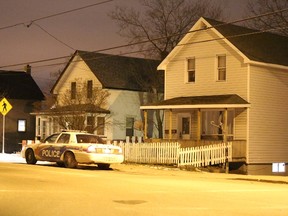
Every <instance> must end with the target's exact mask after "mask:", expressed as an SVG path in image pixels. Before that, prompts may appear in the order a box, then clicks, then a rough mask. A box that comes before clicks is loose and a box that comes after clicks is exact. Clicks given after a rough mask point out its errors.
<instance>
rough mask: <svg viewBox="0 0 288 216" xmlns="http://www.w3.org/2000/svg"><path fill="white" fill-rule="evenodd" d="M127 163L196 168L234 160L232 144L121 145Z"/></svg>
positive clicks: (169, 143)
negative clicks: (192, 145) (190, 166)
mask: <svg viewBox="0 0 288 216" xmlns="http://www.w3.org/2000/svg"><path fill="white" fill-rule="evenodd" d="M119 145H120V146H121V148H122V149H123V153H124V157H125V162H132V163H144V164H165V165H177V166H185V165H192V166H195V167H200V166H208V165H214V164H221V163H225V161H226V159H228V160H231V159H232V143H231V142H229V143H228V144H227V145H225V144H224V143H219V144H214V145H207V146H197V147H189V148H181V146H180V144H179V143H178V142H161V143H160V142H159V143H123V142H122V143H120V144H119Z"/></svg>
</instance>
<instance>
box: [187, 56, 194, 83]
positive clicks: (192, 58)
mask: <svg viewBox="0 0 288 216" xmlns="http://www.w3.org/2000/svg"><path fill="white" fill-rule="evenodd" d="M189 60H194V68H193V69H189ZM190 72H194V81H189V78H190V76H189V73H190ZM185 74H186V75H185V83H195V82H196V58H195V57H190V58H187V59H186V71H185Z"/></svg>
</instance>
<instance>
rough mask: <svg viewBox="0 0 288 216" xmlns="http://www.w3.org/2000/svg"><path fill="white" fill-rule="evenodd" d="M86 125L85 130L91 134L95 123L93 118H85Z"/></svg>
mask: <svg viewBox="0 0 288 216" xmlns="http://www.w3.org/2000/svg"><path fill="white" fill-rule="evenodd" d="M86 121H87V123H86V130H87V131H88V132H89V133H93V132H94V131H93V128H94V123H95V118H94V116H87V119H86Z"/></svg>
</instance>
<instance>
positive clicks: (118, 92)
mask: <svg viewBox="0 0 288 216" xmlns="http://www.w3.org/2000/svg"><path fill="white" fill-rule="evenodd" d="M159 63H160V62H159V61H157V60H148V59H142V58H133V57H125V56H117V55H109V54H101V53H94V52H86V51H76V52H75V53H74V54H73V56H72V57H71V59H70V61H69V62H68V64H67V65H66V67H65V69H64V70H63V71H62V73H61V75H60V76H59V78H58V80H57V81H56V83H55V85H54V86H53V88H52V90H51V93H52V94H53V95H55V96H56V98H57V99H56V101H57V103H58V104H59V103H60V99H61V97H62V96H63V95H64V94H65V92H67V90H68V91H70V92H71V100H75V99H73V98H75V95H76V93H77V91H80V89H81V88H80V87H79V85H80V83H85V84H86V89H87V90H86V89H85V88H84V89H83V88H82V91H83V97H87V98H88V97H89V96H88V95H89V92H90V93H91V91H92V89H93V88H94V87H97V88H99V89H103V90H107V91H108V92H109V94H110V95H109V97H108V98H107V103H106V105H105V106H104V107H103V106H102V107H94V106H92V107H91V106H87V105H85V104H83V105H81V106H82V108H81V110H82V111H83V113H82V114H83V116H84V118H86V120H85V124H86V126H87V128H88V126H89V122H94V123H95V124H97V125H98V124H99V125H101V127H99V128H98V129H96V130H95V131H94V132H93V133H95V134H97V135H100V136H102V137H104V138H107V139H108V140H110V141H112V140H125V139H126V136H129V137H133V136H135V137H139V136H141V137H142V136H143V132H142V129H143V128H142V114H141V110H140V105H143V104H145V103H146V100H148V98H147V97H148V93H147V92H149V88H151V86H150V82H151V74H152V77H153V76H154V78H155V76H158V73H159V72H157V66H158V65H159ZM161 87H162V89H161ZM160 89H161V92H162V94H163V79H162V85H160ZM86 91H87V92H86ZM73 95H74V96H73ZM90 95H91V94H90ZM95 108H96V109H95ZM96 114H97V117H95V116H96ZM35 115H36V119H37V121H36V124H37V131H36V134H37V136H39V137H40V138H44V137H47V136H48V135H50V134H52V133H54V132H58V131H59V130H61V129H63V127H60V126H59V124H58V123H57V118H58V117H59V115H63V114H61V113H60V114H59V113H57V112H56V110H55V109H50V110H46V111H45V110H44V111H42V112H39V113H35ZM67 127H68V128H69V125H67ZM149 133H150V136H153V135H154V136H155V130H154V131H153V128H152V127H151V128H150V130H149ZM153 133H154V134H153ZM156 136H157V133H156Z"/></svg>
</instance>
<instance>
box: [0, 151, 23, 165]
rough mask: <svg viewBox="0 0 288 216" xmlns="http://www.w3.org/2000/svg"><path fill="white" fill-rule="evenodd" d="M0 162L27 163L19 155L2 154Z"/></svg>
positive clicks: (0, 154)
mask: <svg viewBox="0 0 288 216" xmlns="http://www.w3.org/2000/svg"><path fill="white" fill-rule="evenodd" d="M0 162H14V163H25V159H24V158H22V157H21V155H20V153H19V154H6V153H4V154H3V153H0Z"/></svg>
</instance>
